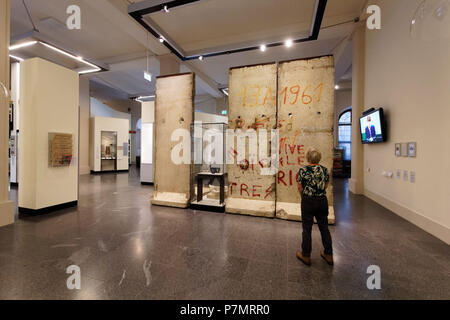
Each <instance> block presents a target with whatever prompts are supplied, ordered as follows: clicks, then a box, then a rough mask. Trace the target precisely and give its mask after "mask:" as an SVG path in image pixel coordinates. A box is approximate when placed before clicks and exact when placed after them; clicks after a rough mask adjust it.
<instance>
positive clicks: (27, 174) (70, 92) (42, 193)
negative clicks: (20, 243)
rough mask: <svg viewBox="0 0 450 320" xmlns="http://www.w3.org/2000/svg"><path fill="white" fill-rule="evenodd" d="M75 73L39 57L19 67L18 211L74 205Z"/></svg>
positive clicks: (76, 108)
mask: <svg viewBox="0 0 450 320" xmlns="http://www.w3.org/2000/svg"><path fill="white" fill-rule="evenodd" d="M78 84H79V79H78V74H77V73H76V72H74V71H72V70H69V69H66V68H64V67H61V66H58V65H56V64H53V63H51V62H48V61H46V60H43V59H40V58H33V59H29V60H26V61H23V62H22V63H21V77H20V101H21V104H20V107H21V116H20V120H19V121H20V128H21V130H20V137H21V138H20V139H19V150H20V152H19V172H21V174H20V175H19V210H20V211H26V212H40V211H47V210H50V209H51V208H55V207H60V206H69V205H76V203H77V201H78V99H79V95H78Z"/></svg>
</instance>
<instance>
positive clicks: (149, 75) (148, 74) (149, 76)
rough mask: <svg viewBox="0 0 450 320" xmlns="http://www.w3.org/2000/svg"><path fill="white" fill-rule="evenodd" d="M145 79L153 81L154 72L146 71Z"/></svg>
mask: <svg viewBox="0 0 450 320" xmlns="http://www.w3.org/2000/svg"><path fill="white" fill-rule="evenodd" d="M144 79H145V80H147V81H148V82H152V74H151V73H149V72H147V71H144Z"/></svg>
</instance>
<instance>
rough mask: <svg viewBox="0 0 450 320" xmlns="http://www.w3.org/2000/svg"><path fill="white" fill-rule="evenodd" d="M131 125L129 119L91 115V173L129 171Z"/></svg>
mask: <svg viewBox="0 0 450 320" xmlns="http://www.w3.org/2000/svg"><path fill="white" fill-rule="evenodd" d="M129 126H130V122H129V120H128V119H122V118H108V117H91V119H90V137H89V140H90V142H89V144H90V162H89V163H90V168H91V173H102V172H114V171H128V169H129V156H128V155H129V151H128V147H129V144H128V141H129V140H128V139H129Z"/></svg>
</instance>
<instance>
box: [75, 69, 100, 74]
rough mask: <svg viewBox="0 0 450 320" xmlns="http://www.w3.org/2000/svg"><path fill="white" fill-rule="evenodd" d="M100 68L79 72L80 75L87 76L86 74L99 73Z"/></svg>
mask: <svg viewBox="0 0 450 320" xmlns="http://www.w3.org/2000/svg"><path fill="white" fill-rule="evenodd" d="M100 70H102V69H100V68H95V69H88V70H83V71H78V74H86V73H92V72H99V71H100Z"/></svg>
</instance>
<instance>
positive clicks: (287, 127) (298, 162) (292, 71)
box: [276, 56, 334, 223]
mask: <svg viewBox="0 0 450 320" xmlns="http://www.w3.org/2000/svg"><path fill="white" fill-rule="evenodd" d="M333 119H334V60H333V57H332V56H325V57H319V58H313V59H306V60H295V61H288V62H282V63H279V66H278V128H279V134H280V143H279V150H280V153H279V171H278V175H277V188H276V216H277V217H278V218H281V219H289V220H301V210H300V201H301V199H300V195H299V193H298V190H297V185H296V178H297V175H298V170H299V168H300V166H303V165H306V164H307V161H306V152H307V150H308V149H309V148H315V149H317V150H319V151H320V152H321V153H322V161H321V164H322V165H323V166H325V167H327V168H328V170H329V172H330V175H331V172H332V167H333ZM332 188H333V187H332V184H331V183H330V184H329V187H328V190H327V195H328V201H329V206H330V211H329V222H330V223H334V210H333V189H332Z"/></svg>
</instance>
